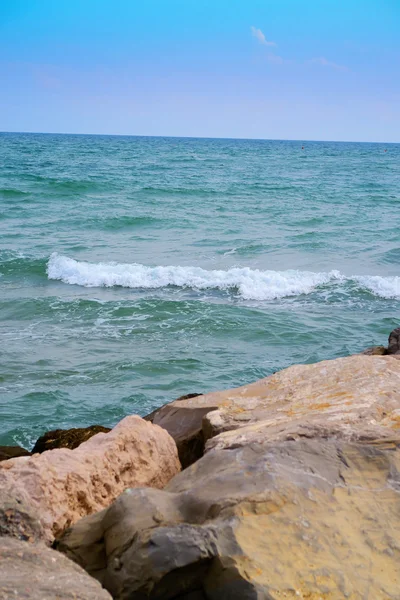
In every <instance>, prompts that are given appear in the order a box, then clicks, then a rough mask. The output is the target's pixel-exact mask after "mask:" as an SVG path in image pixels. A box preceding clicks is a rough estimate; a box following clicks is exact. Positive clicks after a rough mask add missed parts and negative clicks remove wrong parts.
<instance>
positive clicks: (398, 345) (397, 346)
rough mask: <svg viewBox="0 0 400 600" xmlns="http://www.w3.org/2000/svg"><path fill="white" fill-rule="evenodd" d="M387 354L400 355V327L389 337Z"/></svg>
mask: <svg viewBox="0 0 400 600" xmlns="http://www.w3.org/2000/svg"><path fill="white" fill-rule="evenodd" d="M387 353H388V354H400V327H398V328H397V329H393V331H392V332H391V334H390V335H389V345H388V349H387Z"/></svg>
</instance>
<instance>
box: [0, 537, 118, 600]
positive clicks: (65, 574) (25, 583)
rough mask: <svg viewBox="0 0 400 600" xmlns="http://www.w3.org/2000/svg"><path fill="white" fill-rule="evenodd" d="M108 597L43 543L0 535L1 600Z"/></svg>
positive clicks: (96, 599) (102, 599)
mask: <svg viewBox="0 0 400 600" xmlns="http://www.w3.org/2000/svg"><path fill="white" fill-rule="evenodd" d="M11 598H17V599H19V600H23V599H25V600H73V599H75V600H111V596H110V594H109V593H108V592H107V591H106V590H104V589H102V587H101V585H100V584H99V583H98V582H97V581H96V580H95V579H92V578H91V577H89V575H88V574H87V573H85V571H84V570H83V569H81V568H80V567H79V566H78V565H76V564H74V563H73V562H72V561H70V560H68V559H67V558H66V557H65V556H63V555H62V554H60V553H59V552H55V551H54V550H51V549H50V548H47V547H46V546H45V545H44V544H28V543H27V542H21V541H18V540H15V539H11V538H0V600H11Z"/></svg>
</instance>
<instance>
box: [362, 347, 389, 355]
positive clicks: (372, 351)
mask: <svg viewBox="0 0 400 600" xmlns="http://www.w3.org/2000/svg"><path fill="white" fill-rule="evenodd" d="M387 353H388V352H387V348H385V346H371V348H366V349H365V350H363V351H362V352H360V354H366V355H367V356H384V355H385V354H387Z"/></svg>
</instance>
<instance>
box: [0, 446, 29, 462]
mask: <svg viewBox="0 0 400 600" xmlns="http://www.w3.org/2000/svg"><path fill="white" fill-rule="evenodd" d="M30 455H31V453H30V452H29V451H28V450H25V448H21V446H0V462H1V461H2V460H8V459H10V458H17V457H18V456H30Z"/></svg>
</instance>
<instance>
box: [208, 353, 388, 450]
mask: <svg viewBox="0 0 400 600" xmlns="http://www.w3.org/2000/svg"><path fill="white" fill-rule="evenodd" d="M219 394H220V396H221V400H220V402H219V408H218V410H216V411H213V412H209V413H208V414H207V415H206V416H205V417H204V419H203V423H202V428H203V435H204V438H205V440H206V442H207V443H206V450H207V449H211V448H215V447H218V448H222V447H226V448H228V447H236V446H237V445H238V444H239V445H246V444H249V443H252V442H262V441H265V440H269V441H273V440H274V441H277V440H280V439H297V438H300V437H303V438H304V437H308V438H315V437H323V438H327V437H332V436H338V435H340V436H341V437H342V438H345V439H348V440H349V441H356V440H371V441H372V440H373V439H383V438H389V439H390V438H393V436H397V434H398V433H400V431H399V430H400V362H399V361H397V360H393V358H391V357H389V356H362V355H355V356H349V357H347V358H338V359H336V360H329V361H322V362H319V363H316V364H312V365H295V366H293V367H289V368H288V369H285V370H283V371H280V372H279V373H276V374H275V375H271V377H267V378H266V379H261V380H260V381H257V382H255V383H253V384H250V385H248V386H243V387H241V388H237V389H236V390H228V392H220V393H219ZM219 434H222V435H219Z"/></svg>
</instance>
